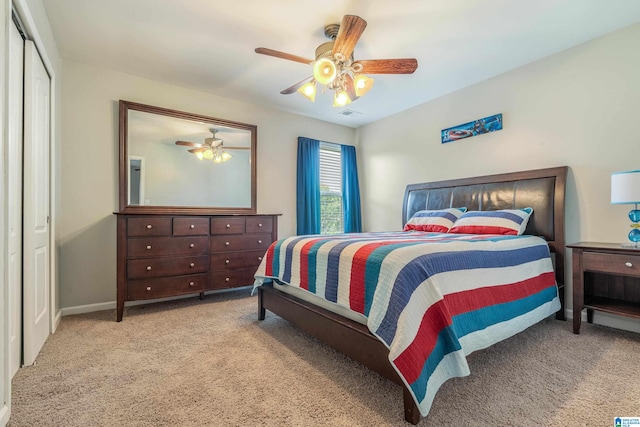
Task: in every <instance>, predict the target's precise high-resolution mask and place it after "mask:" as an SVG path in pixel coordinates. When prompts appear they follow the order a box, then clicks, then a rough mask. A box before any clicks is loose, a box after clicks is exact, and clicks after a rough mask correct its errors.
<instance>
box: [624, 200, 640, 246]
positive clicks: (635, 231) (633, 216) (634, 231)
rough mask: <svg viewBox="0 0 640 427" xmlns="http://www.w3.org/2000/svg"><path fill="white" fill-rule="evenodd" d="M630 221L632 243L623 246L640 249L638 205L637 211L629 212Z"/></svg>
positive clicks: (639, 214)
mask: <svg viewBox="0 0 640 427" xmlns="http://www.w3.org/2000/svg"><path fill="white" fill-rule="evenodd" d="M629 219H630V220H631V222H632V224H631V231H630V232H629V236H628V237H629V240H630V243H623V244H622V246H626V247H633V248H640V224H638V222H640V210H638V204H637V203H636V207H635V209H632V210H631V211H630V212H629Z"/></svg>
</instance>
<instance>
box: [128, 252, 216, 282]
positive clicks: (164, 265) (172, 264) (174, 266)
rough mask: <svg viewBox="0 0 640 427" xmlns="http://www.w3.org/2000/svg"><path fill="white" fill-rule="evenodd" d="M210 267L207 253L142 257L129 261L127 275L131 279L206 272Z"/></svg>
mask: <svg viewBox="0 0 640 427" xmlns="http://www.w3.org/2000/svg"><path fill="white" fill-rule="evenodd" d="M208 269H209V257H208V256H207V255H201V256H190V257H178V258H142V259H130V260H128V261H127V277H128V278H129V279H143V278H148V277H161V276H180V275H184V274H192V273H204V272H206V271H207V270H208Z"/></svg>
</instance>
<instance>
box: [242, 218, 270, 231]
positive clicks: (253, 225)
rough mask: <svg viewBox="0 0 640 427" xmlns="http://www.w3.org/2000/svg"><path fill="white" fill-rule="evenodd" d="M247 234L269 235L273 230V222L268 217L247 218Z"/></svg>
mask: <svg viewBox="0 0 640 427" xmlns="http://www.w3.org/2000/svg"><path fill="white" fill-rule="evenodd" d="M246 230H247V233H271V231H272V230H273V220H272V219H271V217H270V216H251V217H247V225H246Z"/></svg>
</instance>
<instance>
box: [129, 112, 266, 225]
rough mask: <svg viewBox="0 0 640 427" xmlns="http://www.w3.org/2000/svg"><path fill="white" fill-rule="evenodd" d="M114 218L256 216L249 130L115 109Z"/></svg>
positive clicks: (177, 115)
mask: <svg viewBox="0 0 640 427" xmlns="http://www.w3.org/2000/svg"><path fill="white" fill-rule="evenodd" d="M119 107H120V212H122V213H178V214H179V213H194V212H195V213H201V214H216V213H221V214H234V213H237V214H242V213H244V214H247V213H255V212H256V139H257V136H256V133H257V127H256V126H255V125H250V124H245V123H238V122H232V121H229V120H223V119H217V118H214V117H207V116H202V115H198V114H191V113H185V112H182V111H176V110H170V109H166V108H160V107H154V106H151V105H144V104H138V103H134V102H129V101H120V103H119Z"/></svg>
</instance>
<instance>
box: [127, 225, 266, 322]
mask: <svg viewBox="0 0 640 427" xmlns="http://www.w3.org/2000/svg"><path fill="white" fill-rule="evenodd" d="M117 215H118V237H117V239H118V254H117V266H118V273H117V321H118V322H119V321H121V320H122V316H123V313H124V304H125V302H126V301H139V300H148V299H155V298H163V297H172V296H178V295H186V294H199V296H200V298H203V297H204V293H205V291H209V290H220V289H228V288H236V287H242V286H249V285H252V284H253V274H254V273H255V271H256V269H257V268H258V265H259V264H260V261H262V257H263V256H264V254H265V251H266V250H267V248H268V247H269V245H270V244H271V243H272V242H273V241H274V240H275V239H276V238H277V232H278V222H277V219H278V215H163V214H158V215H155V214H117Z"/></svg>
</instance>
